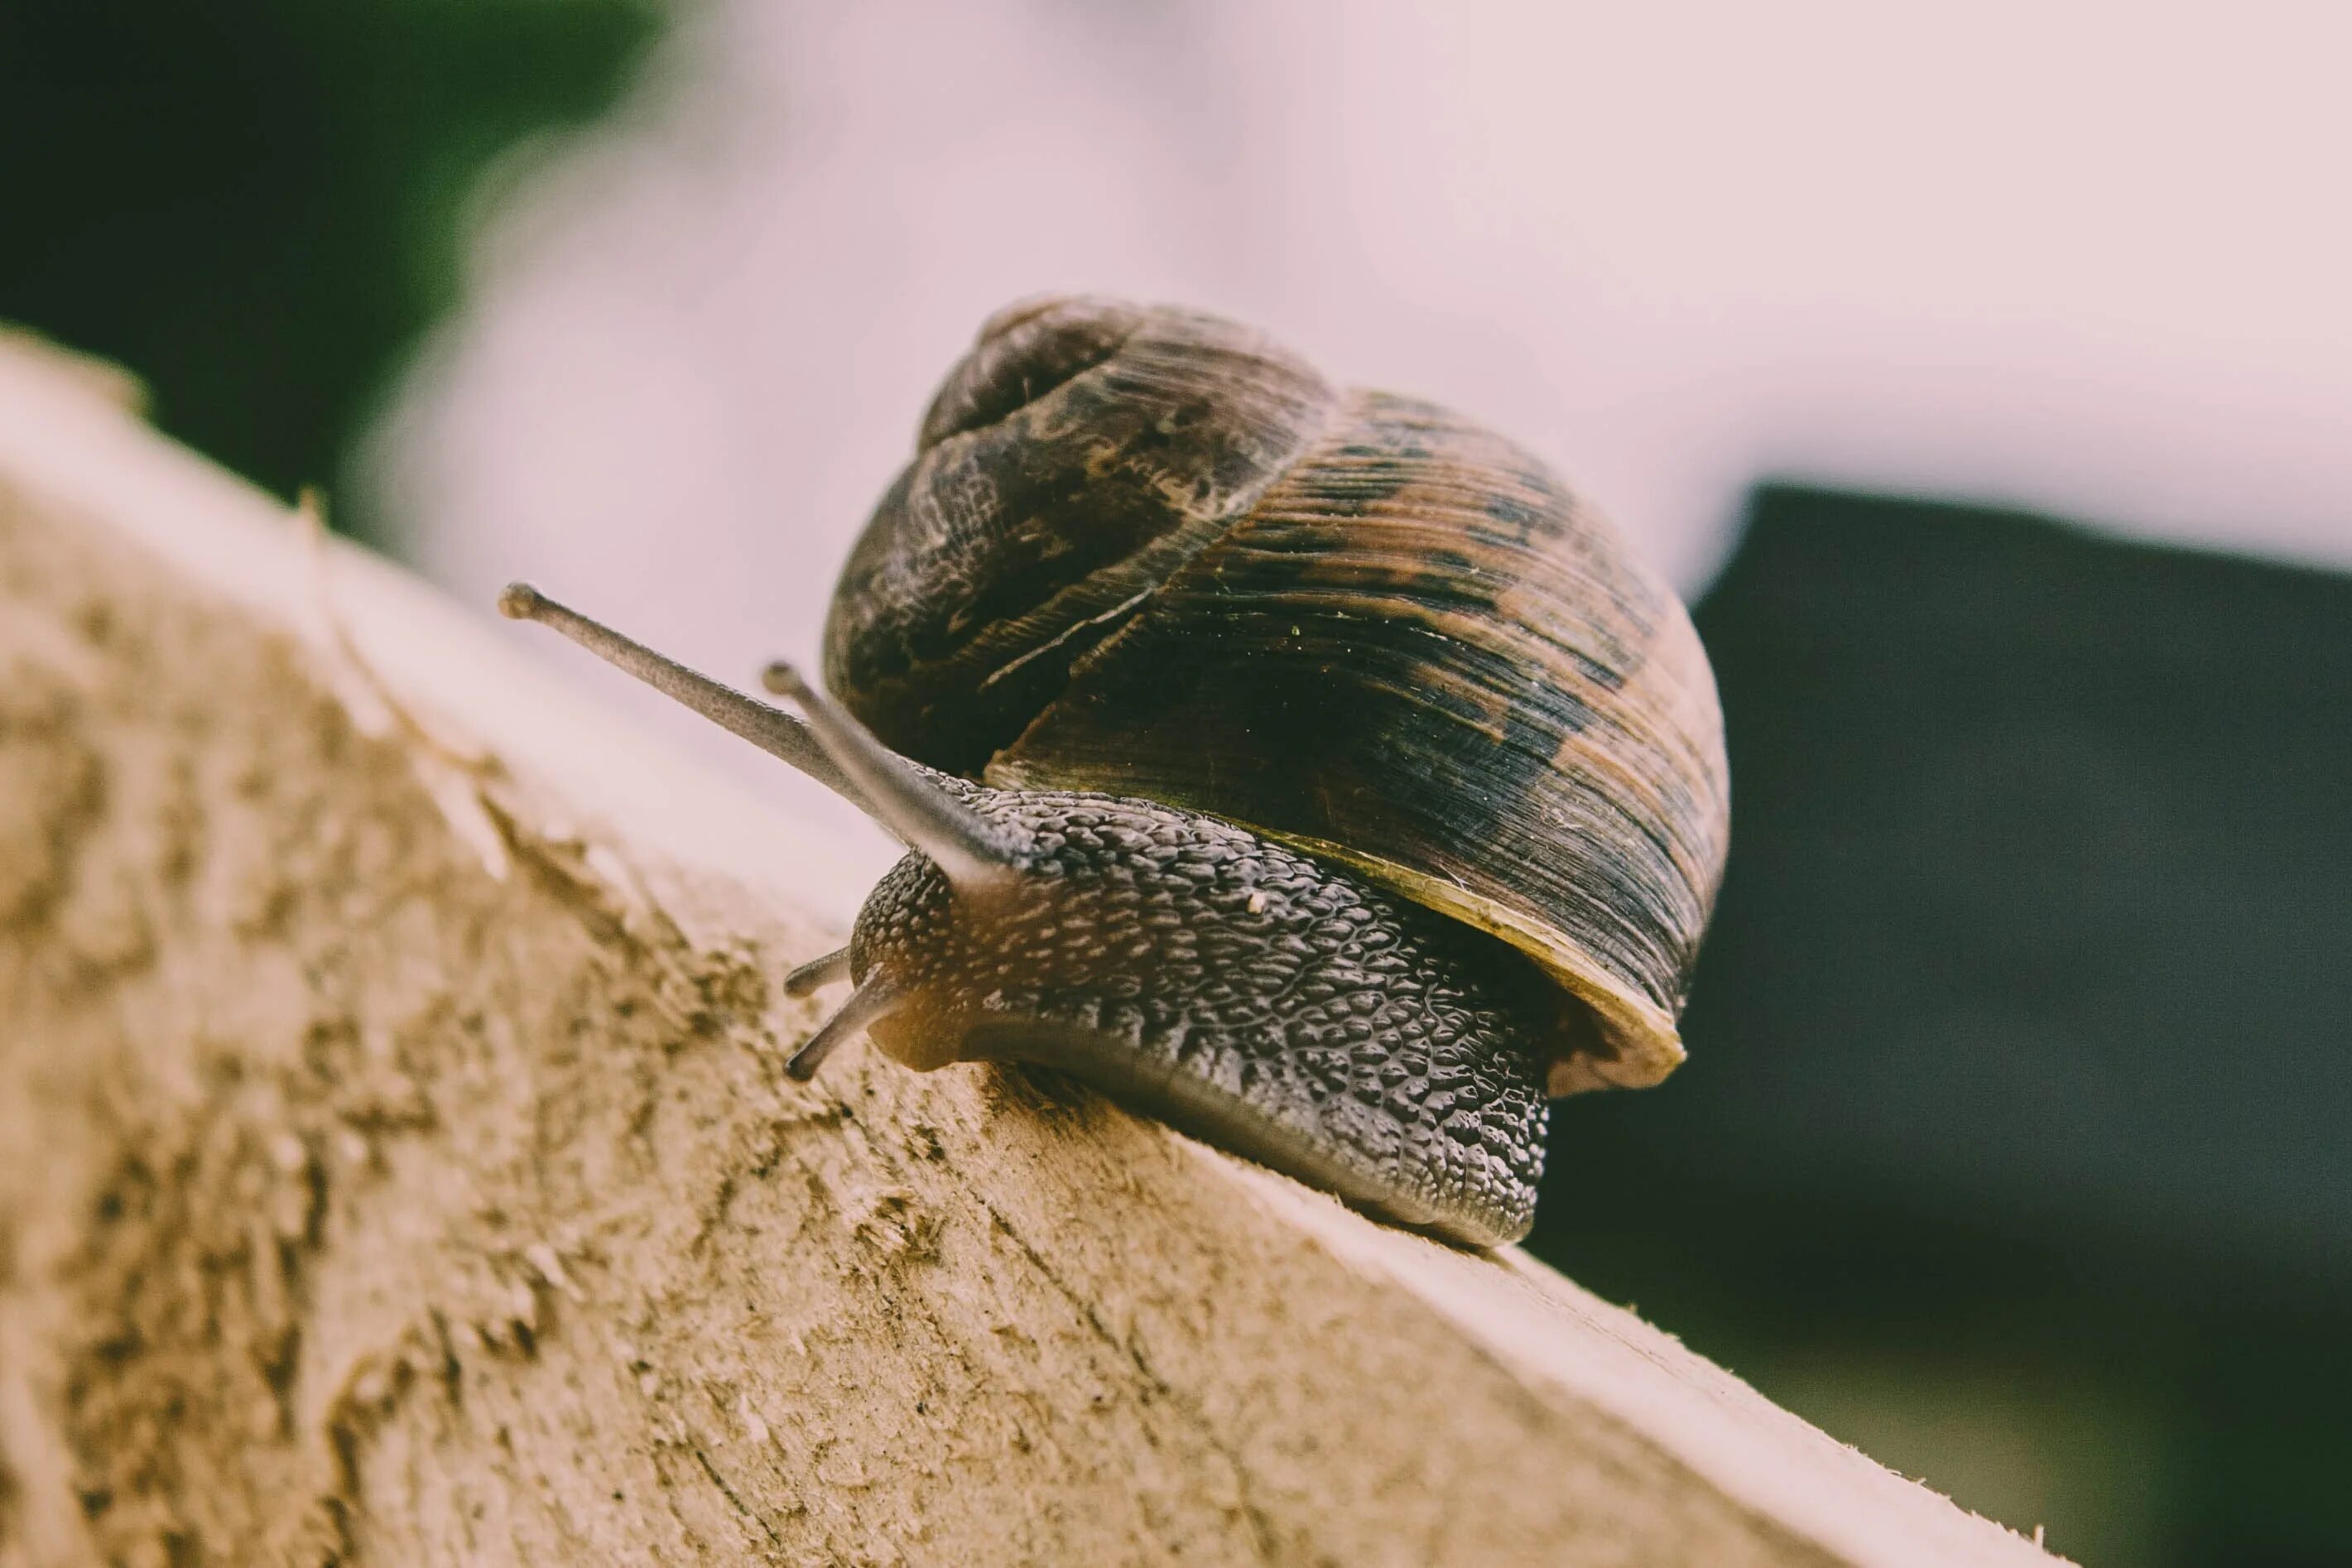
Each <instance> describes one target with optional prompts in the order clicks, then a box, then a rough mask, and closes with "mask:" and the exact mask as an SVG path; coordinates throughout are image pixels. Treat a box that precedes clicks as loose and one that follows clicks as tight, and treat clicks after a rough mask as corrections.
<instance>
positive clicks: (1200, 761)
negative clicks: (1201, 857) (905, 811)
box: [824, 299, 1729, 1094]
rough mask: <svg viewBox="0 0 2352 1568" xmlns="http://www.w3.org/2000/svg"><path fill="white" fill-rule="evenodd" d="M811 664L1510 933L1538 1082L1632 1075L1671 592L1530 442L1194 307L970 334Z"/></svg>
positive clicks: (1654, 1046)
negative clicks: (975, 338)
mask: <svg viewBox="0 0 2352 1568" xmlns="http://www.w3.org/2000/svg"><path fill="white" fill-rule="evenodd" d="M824 651H825V671H826V676H827V680H828V684H830V685H831V686H832V688H833V689H834V690H835V692H836V693H837V694H839V696H840V697H841V698H842V700H844V701H845V703H846V705H847V706H848V707H849V708H850V710H852V711H853V712H855V713H856V714H857V715H858V717H859V718H861V719H862V720H863V721H865V722H866V724H867V725H869V726H870V727H871V728H872V729H873V730H874V731H876V733H877V734H878V735H880V736H881V737H882V738H883V739H884V740H885V741H887V742H888V743H889V744H891V745H892V746H893V747H895V748H897V749H898V750H899V751H901V752H905V753H906V754H908V755H909V756H912V757H915V758H917V759H919V760H921V761H923V762H926V763H930V764H932V765H934V766H937V767H940V768H943V769H946V770H948V771H950V772H953V773H961V774H965V775H968V776H972V777H979V778H984V779H986V780H987V781H988V782H989V783H990V784H996V785H1001V786H1004V787H1008V788H1019V789H1048V788H1059V789H1078V790H1087V791H1097V792H1102V793H1108V794H1115V795H1127V796H1138V797H1144V798H1149V799H1150V800H1154V801H1158V802H1162V803H1164V804H1166V805H1172V806H1177V807H1181V808H1183V809H1185V810H1188V811H1192V812H1198V813H1202V814H1205V815H1208V816H1214V817H1218V818H1222V819H1223V820H1226V821H1229V822H1233V823H1237V824H1241V825H1244V826H1247V827H1249V828H1251V829H1253V830H1255V831H1256V832H1258V833H1261V834H1264V835H1265V836H1268V837H1273V838H1276V839H1279V840H1282V841H1284V842H1286V843H1288V844H1291V845H1293V846H1296V847H1299V848H1302V849H1305V850H1307V851H1308V852H1309V853H1311V854H1312V855H1314V856H1316V857H1318V858H1322V859H1324V860H1326V861H1329V862H1335V863H1337V864H1339V865H1343V866H1346V867H1348V868H1350V869H1352V870H1354V871H1356V872H1358V873H1360V875H1362V876H1364V877H1365V878H1368V879H1370V880H1371V881H1372V882H1374V883H1376V884H1378V885H1379V886H1381V887H1382V888H1384V889H1389V890H1390V891H1391V893H1393V894H1396V895H1400V896H1401V899H1402V901H1407V902H1412V903H1419V904H1423V905H1426V906H1428V907H1430V908H1432V909H1434V910H1439V911H1442V912H1443V913H1444V914H1446V915H1448V916H1451V917H1453V918H1454V919H1455V920H1457V921H1462V922H1463V923H1465V925H1468V926H1470V927H1474V928H1475V929H1476V930H1479V931H1486V932H1488V933H1491V934H1492V935H1494V936H1497V937H1500V938H1501V939H1503V940H1504V941H1505V942H1508V943H1510V944H1512V945H1514V946H1516V947H1517V948H1518V949H1520V950H1521V951H1523V952H1526V953H1528V955H1530V956H1531V957H1533V958H1534V959H1535V960H1536V961H1537V962H1538V963H1539V964H1541V965H1542V966H1543V967H1544V968H1545V969H1546V970H1547V971H1548V972H1549V973H1550V975H1551V976H1552V978H1553V980H1554V981H1555V982H1557V983H1558V984H1559V987H1561V988H1562V991H1563V992H1564V994H1565V995H1566V997H1567V998H1569V999H1570V1003H1569V1005H1567V1006H1566V1007H1564V1008H1563V1009H1561V1010H1560V1014H1559V1019H1558V1021H1557V1022H1556V1023H1555V1024H1554V1026H1551V1027H1549V1028H1548V1029H1546V1030H1545V1031H1544V1032H1543V1035H1542V1037H1543V1038H1544V1039H1545V1040H1546V1041H1547V1042H1548V1048H1547V1052H1546V1054H1547V1057H1548V1060H1547V1062H1546V1069H1545V1070H1546V1078H1547V1082H1548V1085H1549V1089H1550V1090H1551V1092H1553V1093H1556V1094H1557V1093H1565V1092H1570V1091H1573V1090H1576V1089H1586V1088H1595V1087H1602V1086H1606V1085H1628V1086H1635V1085H1642V1084H1647V1083H1653V1082H1655V1081H1656V1080H1657V1079H1660V1078H1662V1077H1664V1075H1665V1074H1666V1073H1667V1072H1668V1071H1670V1070H1672V1068H1674V1066H1675V1064H1676V1063H1677V1062H1679V1061H1680V1060H1681V1058H1682V1047H1681V1043H1680V1039H1679V1037H1678V1035H1677V1033H1676V1029H1675V1018H1676V1016H1677V1015H1678V1014H1679V1012H1680V1010H1681V1005H1682V1001H1683V997H1684V994H1685V989H1686V986H1687V984H1688V977H1689V973H1690V969H1691V966H1692V964H1693V963H1694V961H1695V959H1696V952H1697V947H1698V942H1699V938H1700V935H1701V933H1702V931H1704V929H1705V926H1706V920H1707V916H1708V914H1709V912H1710V910H1711V907H1712V904H1713V901H1714V897H1715V892H1716V889H1717V883H1718V881H1719V879H1720V875H1721V868H1722V864H1723V858H1724V854H1725V851H1726V848H1727V827H1728V811H1729V785H1728V775H1727V765H1726V763H1725V759H1724V753H1723V739H1722V719H1721V715H1720V711H1719V710H1718V708H1717V701H1716V693H1715V686H1714V680H1713V677H1712V674H1711V672H1710V671H1709V669H1708V667H1707V663H1706V657H1705V654H1704V652H1703V650H1702V649H1701V648H1700V647H1699V644H1698V640H1697V637H1696V633H1694V632H1693V630H1692V629H1691V626H1690V622H1689V619H1688V616H1686V614H1685V612H1684V610H1683V607H1682V605H1681V604H1680V603H1679V601H1678V600H1677V599H1676V598H1675V595H1674V594H1673V592H1672V591H1671V590H1670V589H1669V588H1668V587H1666V586H1665V584H1664V583H1663V582H1662V581H1661V580H1660V579H1658V578H1657V577H1656V576H1655V574H1653V573H1652V572H1650V571H1649V570H1648V569H1647V568H1645V567H1644V566H1643V565H1642V564H1641V563H1639V562H1638V561H1637V560H1636V559H1635V558H1634V557H1633V554H1632V553H1631V552H1629V551H1628V550H1627V549H1626V547H1625V546H1624V544H1623V542H1622V541H1621V540H1620V539H1619V538H1618V536H1617V535H1616V533H1615V532H1614V531H1613V530H1612V528H1611V527H1610V526H1609V525H1608V523H1607V522H1606V521H1604V520H1602V519H1601V518H1600V517H1599V516H1598V515H1597V514H1596V513H1595V512H1593V511H1592V510H1591V508H1589V507H1588V506H1586V505H1584V504H1583V503H1581V502H1580V501H1579V500H1577V499H1576V498H1575V497H1574V496H1573V495H1572V494H1570V491H1569V490H1568V489H1566V487H1565V486H1563V485H1562V484H1561V483H1560V482H1559V480H1558V479H1555V478H1554V477H1552V475H1551V474H1550V473H1549V471H1548V470H1547V469H1546V468H1544V466H1543V465H1542V464H1541V463H1540V462H1538V460H1536V459H1535V458H1532V457H1531V456H1529V455H1528V454H1527V453H1526V452H1524V451H1522V450H1520V449H1519V448H1517V447H1515V446H1513V445H1512V444H1510V443H1509V442H1507V441H1505V440H1504V439H1502V438H1501V437H1497V436H1495V435H1493V434H1492V433H1490V432H1487V431H1485V430H1483V429H1481V428H1479V427H1478V426H1475V425H1474V424H1472V423H1470V422H1468V421H1466V420H1464V419H1462V418H1460V417H1458V416H1454V415H1452V414H1449V413H1447V412H1446V411H1444V410H1443V409H1441V408H1437V407H1434V406H1433V405H1428V404H1423V403H1419V402H1414V401H1412V400H1409V399H1404V398H1400V397H1394V396H1390V395H1383V394H1379V393H1365V392H1350V391H1346V390H1342V389H1339V388H1335V387H1333V386H1332V385H1331V384H1329V383H1328V382H1327V381H1325V380H1324V379H1323V378H1322V377H1321V376H1320V375H1319V374H1317V373H1316V372H1315V371H1314V370H1313V369H1312V368H1311V367H1310V366H1308V365H1307V364H1306V363H1304V362H1302V361H1300V360H1299V359H1298V358H1297V356H1295V355H1293V354H1291V353H1287V352H1286V351H1285V350H1283V349H1281V348H1279V347H1277V346H1276V345H1274V344H1272V343H1269V342H1266V341H1265V339H1264V338H1262V337H1260V336H1259V335H1258V334H1256V333H1255V332H1252V331H1249V330H1247V329H1245V328H1243V327H1239V326H1236V325H1234V324H1233V323H1231V322H1227V321H1220V320H1218V319H1216V318H1213V317H1209V316H1203V315H1200V314H1197V313H1194V312H1190V311H1183V310H1168V309H1146V308H1141V307H1136V306H1131V305H1126V304H1120V303H1117V302H1114V301H1107V300H1092V299H1075V300H1038V301H1031V302H1027V303H1025V304H1024V305H1021V306H1017V307H1015V308H1013V310H1008V311H1005V312H1003V313H1002V314H1000V315H999V316H998V317H997V318H996V319H994V320H993V321H991V322H990V323H989V324H988V325H987V326H986V327H984V328H983V329H982V334H981V338H980V341H979V342H978V343H977V345H976V346H975V347H974V349H973V350H972V351H971V353H970V354H968V355H967V356H966V358H965V360H964V361H963V362H962V363H961V364H959V365H958V366H957V367H956V368H955V369H954V370H953V371H952V372H950V375H949V377H948V379H947V382H946V384H944V385H943V386H942V388H941V390H940V394H939V395H938V397H937V398H936V399H935V401H934V403H933V405H932V407H931V409H930V412H929V415H928V416H926V418H925V420H924V422H923V426H922V430H921V435H920V438H919V449H918V452H917V456H916V458H915V459H914V461H913V462H912V463H911V464H910V465H909V467H908V469H907V470H906V471H905V472H904V473H903V474H901V475H900V476H899V477H898V481H897V482H896V483H895V484H894V485H893V486H892V487H891V488H890V489H889V491H888V493H887V495H886V496H885V497H884V499H883V501H882V502H881V504H880V505H879V506H878V507H877V511H876V514H875V516H874V518H873V520H872V521H871V522H870V523H869V524H868V526H867V529H866V533H865V535H864V536H863V537H862V538H861V539H860V541H859V542H858V544H857V546H856V550H855V552H853V554H852V556H851V559H850V561H849V563H848V565H847V567H846V569H845V572H844V574H843V577H842V581H841V584H840V586H839V589H838V590H837V592H836V595H835V601H834V605H833V608H832V613H831V615H830V617H829V619H828V621H827V625H826V631H825V650H824Z"/></svg>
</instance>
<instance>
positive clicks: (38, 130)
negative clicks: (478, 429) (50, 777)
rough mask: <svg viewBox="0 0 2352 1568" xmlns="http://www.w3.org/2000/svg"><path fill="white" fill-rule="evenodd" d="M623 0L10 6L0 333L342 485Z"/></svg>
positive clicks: (250, 460)
mask: <svg viewBox="0 0 2352 1568" xmlns="http://www.w3.org/2000/svg"><path fill="white" fill-rule="evenodd" d="M655 21H656V15H655V13H654V12H653V11H651V10H650V9H649V8H648V7H646V6H645V5H640V4H635V3H633V0H561V3H558V0H348V3H337V4H330V5H321V4H320V3H319V0H242V3H238V4H230V5H186V4H183V3H180V0H10V3H9V4H7V5H0V147H5V148H7V149H8V152H7V154H6V156H5V158H0V215H5V216H0V222H5V225H6V227H7V233H8V238H7V243H6V244H5V246H0V320H12V321H20V322H23V323H25V324H26V325H30V326H33V327H37V328H38V329H40V330H41V331H45V332H47V333H48V334H49V335H51V336H52V337H55V338H57V339H58V340H59V341H60V342H66V343H69V344H71V345H73V346H74V347H76V348H79V349H85V350H88V351H89V352H92V353H100V354H104V355H107V356H109V357H110V358H112V359H115V360H118V361H120V362H121V363H124V364H126V365H131V366H133V367H135V368H136V369H137V371H138V373H139V374H140V375H141V376H142V377H143V378H144V379H145V380H146V382H147V384H148V385H149V386H150V388H151V389H152V393H153V395H154V400H155V408H154V412H155V416H156V419H157V422H158V423H159V424H161V425H162V426H163V427H164V428H165V429H167V430H169V431H171V432H172V433H173V434H174V435H176V436H179V437H182V438H184V439H185V440H187V441H189V442H190V443H192V444H193V445H194V446H195V447H198V448H199V449H200V450H203V451H205V453H207V454H209V455H210V456H212V457H214V458H217V459H219V460H220V461H221V462H223V463H226V465H228V466H229V467H230V468H235V469H236V470H237V471H239V472H241V473H243V474H246V475H247V476H249V477H250V478H253V479H257V480H259V481H260V482H262V483H264V484H266V485H268V486H271V487H273V488H275V489H278V490H280V491H282V492H286V493H289V494H290V493H291V492H292V491H293V490H294V489H296V488H297V487H299V486H300V485H303V484H307V483H312V482H320V481H331V480H333V479H336V478H338V472H339V468H340V466H341V459H342V458H343V456H344V454H345V453H346V451H347V450H348V448H349V446H350V443H351V442H352V439H353V437H355V435H356V434H357V432H358V430H359V429H360V427H361V426H362V424H363V422H364V420H365V418H366V416H367V415H368V414H369V412H370V411H371V407H372V404H373V399H374V398H375V396H376V395H378V394H379V393H380V392H381V391H382V390H383V386H384V384H385V381H386V378H387V376H388V375H389V374H390V373H391V372H392V370H393V369H394V367H395V365H396V364H397V363H398V362H399V359H400V357H401V355H402V354H403V353H404V351H406V350H407V349H408V348H409V347H410V346H411V345H412V344H413V343H414V342H415V340H416V338H417V336H418V335H419V334H420V333H421V332H422V331H424V329H425V327H426V326H428V325H429V324H430V323H431V321H432V320H433V318H434V317H435V316H436V314H437V313H438V312H439V311H440V310H443V309H444V308H446V305H447V304H448V303H449V302H450V300H452V299H453V298H454V296H455V295H456V292H457V284H458V279H459V277H460V264H461V257H462V241H463V237H464V236H463V233H462V226H461V224H460V222H459V217H460V212H461V207H462V205H463V203H464V201H465V199H466V196H467V192H468V190H469V189H470V188H471V186H472V184H473V183H474V180H475V177H476V176H477V175H478V174H479V173H480V172H481V170H482V169H483V167H484V165H485V164H486V163H488V162H489V160H491V159H492V158H493V157H495V156H496V155H497V154H499V153H500V152H502V151H504V150H505V149H507V148H509V147H510V146H512V145H513V144H514V143H515V142H517V141H518V140H520V139H521V138H522V137H524V136H526V135H528V134H530V132H535V131H539V130H541V129H543V128H546V127H548V126H551V125H555V124H561V123H565V122H569V121H577V120H580V119H583V118H584V117H586V116H589V115H592V114H593V113H594V112H596V111H597V110H600V109H601V108H603V107H604V105H605V104H606V103H607V102H608V101H609V100H611V99H612V98H613V97H614V93H615V92H616V90H617V89H618V88H619V87H620V85H621V84H622V82H623V81H624V80H625V78H626V76H627V74H628V71H629V68H630V67H631V66H632V65H633V64H634V62H635V60H636V59H637V58H638V56H639V54H640V53H641V51H642V49H643V47H644V46H645V44H646V42H647V41H648V40H649V39H650V38H651V37H652V36H653V33H654V24H655Z"/></svg>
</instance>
